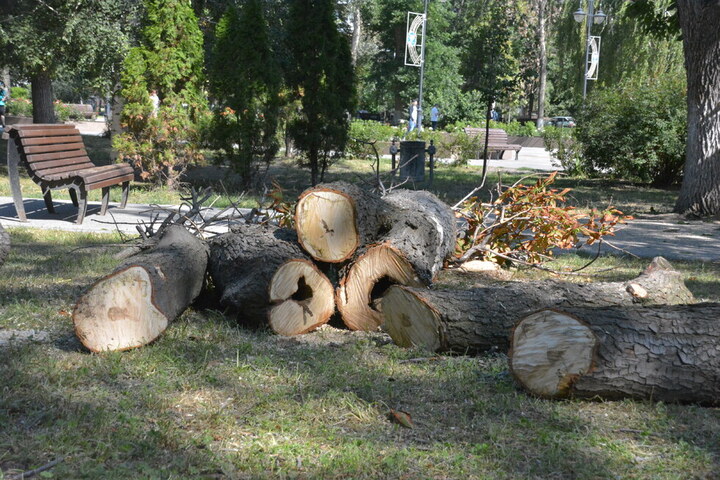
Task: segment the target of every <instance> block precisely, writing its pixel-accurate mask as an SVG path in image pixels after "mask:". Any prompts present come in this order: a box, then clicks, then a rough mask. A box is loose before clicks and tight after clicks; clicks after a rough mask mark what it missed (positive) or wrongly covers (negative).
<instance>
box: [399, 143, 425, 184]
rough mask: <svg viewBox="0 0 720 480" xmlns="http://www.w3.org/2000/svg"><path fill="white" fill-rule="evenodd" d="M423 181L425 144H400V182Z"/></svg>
mask: <svg viewBox="0 0 720 480" xmlns="http://www.w3.org/2000/svg"><path fill="white" fill-rule="evenodd" d="M405 179H409V180H410V181H412V182H422V181H424V180H425V142H423V141H420V140H406V141H403V142H400V181H403V180H405Z"/></svg>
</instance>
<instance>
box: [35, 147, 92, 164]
mask: <svg viewBox="0 0 720 480" xmlns="http://www.w3.org/2000/svg"><path fill="white" fill-rule="evenodd" d="M62 153H63V154H64V155H55V156H54V157H50V158H45V157H46V155H28V158H27V159H26V160H27V163H28V164H29V166H30V167H31V168H43V167H47V166H48V165H50V164H53V165H64V164H66V163H77V162H78V160H77V159H78V158H79V159H84V161H86V162H89V161H90V158H88V156H87V154H86V153H85V152H81V151H80V150H75V151H74V152H62Z"/></svg>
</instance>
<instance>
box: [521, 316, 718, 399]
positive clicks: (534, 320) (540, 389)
mask: <svg viewBox="0 0 720 480" xmlns="http://www.w3.org/2000/svg"><path fill="white" fill-rule="evenodd" d="M718 326H720V304H708V303H706V304H695V305H674V306H652V307H605V308H598V307H587V308H568V309H563V311H555V310H542V311H540V312H537V313H534V314H531V315H529V316H526V317H525V318H523V319H522V320H521V321H520V322H519V323H518V326H517V327H516V328H515V330H514V332H513V336H512V350H511V352H510V354H509V357H510V358H509V359H510V368H511V371H512V373H513V376H514V377H515V379H516V380H517V381H518V382H519V383H520V385H522V386H523V388H525V389H526V390H527V391H528V392H530V393H532V394H535V395H538V396H541V397H548V398H565V397H570V396H573V397H583V398H604V399H619V398H638V399H648V400H652V401H657V400H660V401H664V402H681V403H698V404H702V405H708V406H720V328H718Z"/></svg>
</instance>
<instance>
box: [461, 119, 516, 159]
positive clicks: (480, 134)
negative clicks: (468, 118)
mask: <svg viewBox="0 0 720 480" xmlns="http://www.w3.org/2000/svg"><path fill="white" fill-rule="evenodd" d="M463 130H464V131H465V134H466V135H467V136H469V137H471V138H475V137H477V138H479V139H480V152H479V153H478V158H480V157H481V156H482V152H483V149H484V147H485V129H484V128H477V127H465V128H464V129H463ZM487 147H488V154H489V153H492V152H500V158H502V156H503V153H505V150H515V160H517V159H518V156H519V155H520V149H521V148H522V146H521V145H514V144H511V143H508V136H507V133H505V130H503V129H502V128H491V129H490V131H489V133H488V146H487Z"/></svg>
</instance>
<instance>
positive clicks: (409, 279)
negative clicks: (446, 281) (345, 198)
mask: <svg viewBox="0 0 720 480" xmlns="http://www.w3.org/2000/svg"><path fill="white" fill-rule="evenodd" d="M383 199H384V200H385V201H386V202H387V204H388V205H390V208H387V209H386V210H385V214H386V216H387V217H386V218H387V220H386V221H387V224H388V225H391V228H390V229H389V230H388V231H387V233H385V234H384V235H383V237H382V238H380V239H378V244H377V245H373V246H369V247H363V248H362V249H360V250H359V252H358V256H357V257H356V259H355V261H354V262H353V263H351V264H350V265H348V266H347V267H345V268H344V269H343V271H341V279H340V285H339V287H338V289H337V292H336V296H335V299H336V303H337V307H338V310H339V311H340V314H341V315H342V319H343V322H344V323H345V325H347V326H348V327H349V328H351V329H353V330H365V331H374V330H377V329H378V328H379V327H380V326H381V325H382V324H383V323H384V317H383V313H382V306H381V305H380V299H381V297H382V296H383V294H384V293H385V291H386V290H387V289H388V288H389V287H390V286H392V285H411V286H415V287H422V286H427V285H429V284H430V283H431V282H432V280H433V279H434V277H435V275H436V274H437V273H438V272H439V271H440V270H441V269H442V267H443V263H444V261H445V260H446V259H447V258H448V257H449V256H450V255H451V254H452V253H453V250H454V248H455V240H456V227H455V216H454V214H453V213H452V211H451V210H450V208H449V207H448V206H447V205H445V204H444V203H443V202H442V201H441V200H439V199H438V198H437V197H436V196H435V195H433V194H431V193H429V192H424V191H411V190H399V191H396V192H392V193H391V194H390V195H387V196H385V197H383Z"/></svg>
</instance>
